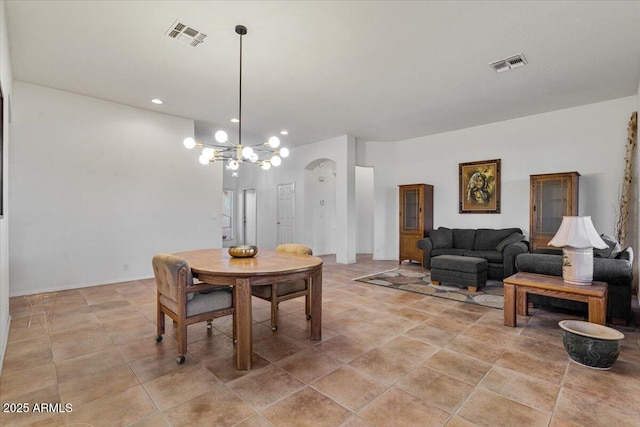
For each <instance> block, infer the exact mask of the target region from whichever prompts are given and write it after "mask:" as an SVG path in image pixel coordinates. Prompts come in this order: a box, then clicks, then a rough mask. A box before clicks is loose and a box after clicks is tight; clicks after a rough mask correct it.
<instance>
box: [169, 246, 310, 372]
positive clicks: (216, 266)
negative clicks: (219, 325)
mask: <svg viewBox="0 0 640 427" xmlns="http://www.w3.org/2000/svg"><path fill="white" fill-rule="evenodd" d="M175 255H177V256H179V257H181V258H183V259H184V260H186V261H187V263H188V264H189V266H190V267H191V271H192V273H193V275H194V277H197V278H198V280H200V281H201V282H205V283H213V284H220V285H231V286H233V293H234V300H235V310H236V314H235V319H236V339H237V349H236V357H237V359H236V367H237V368H238V369H242V370H248V369H251V356H252V354H253V338H252V329H253V328H252V314H251V287H252V286H265V285H270V284H272V283H276V282H288V281H292V280H300V279H305V280H309V284H310V295H311V331H310V338H311V339H312V340H320V339H321V338H322V258H318V257H314V256H310V255H298V254H291V253H283V252H276V251H273V250H263V249H260V250H259V251H258V254H257V255H255V256H254V257H250V258H234V257H232V256H231V255H229V253H228V250H227V249H226V248H223V249H199V250H194V251H187V252H180V253H177V254H175Z"/></svg>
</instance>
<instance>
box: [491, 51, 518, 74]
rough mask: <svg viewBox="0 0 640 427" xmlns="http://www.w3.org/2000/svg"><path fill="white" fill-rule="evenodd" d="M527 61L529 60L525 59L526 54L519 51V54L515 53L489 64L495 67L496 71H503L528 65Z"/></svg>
mask: <svg viewBox="0 0 640 427" xmlns="http://www.w3.org/2000/svg"><path fill="white" fill-rule="evenodd" d="M526 63H527V60H526V59H525V57H524V55H523V54H521V53H518V54H517V55H513V56H510V57H508V58H505V59H501V60H499V61H494V62H491V63H490V64H489V66H490V67H491V68H493V70H494V71H495V72H496V73H501V72H503V71H508V70H513V69H515V68H520V67H523V66H524V65H526Z"/></svg>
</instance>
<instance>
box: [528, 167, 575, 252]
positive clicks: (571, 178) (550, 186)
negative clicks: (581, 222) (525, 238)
mask: <svg viewBox="0 0 640 427" xmlns="http://www.w3.org/2000/svg"><path fill="white" fill-rule="evenodd" d="M577 176H578V174H577V173H567V174H555V175H549V176H538V177H536V178H534V177H532V180H531V196H532V197H531V204H532V206H531V230H530V233H531V243H532V249H533V250H535V249H537V248H539V247H541V246H546V245H547V243H548V242H549V241H550V240H551V239H552V238H553V236H554V235H555V234H556V232H557V231H558V229H559V228H560V224H561V223H562V217H563V216H568V215H577V214H578V200H577V199H578V195H577V192H578V188H577Z"/></svg>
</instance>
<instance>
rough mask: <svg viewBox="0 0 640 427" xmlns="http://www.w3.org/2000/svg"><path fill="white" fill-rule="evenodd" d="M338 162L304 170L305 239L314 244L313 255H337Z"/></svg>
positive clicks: (321, 162)
mask: <svg viewBox="0 0 640 427" xmlns="http://www.w3.org/2000/svg"><path fill="white" fill-rule="evenodd" d="M335 168H336V163H335V162H334V161H332V160H323V161H319V162H317V164H315V165H314V167H313V168H310V167H309V166H307V168H306V170H305V180H304V191H305V200H304V203H305V224H306V226H305V235H306V236H307V237H306V238H305V240H306V241H309V242H313V253H314V255H328V254H335V253H336V240H337V238H336V237H337V236H336V234H337V221H336V211H337V205H336V190H337V188H336V185H337V178H336V170H335Z"/></svg>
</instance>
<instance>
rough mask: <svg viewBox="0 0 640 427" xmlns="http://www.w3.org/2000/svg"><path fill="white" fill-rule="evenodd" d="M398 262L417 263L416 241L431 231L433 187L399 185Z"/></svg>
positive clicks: (418, 254) (418, 252) (418, 257)
mask: <svg viewBox="0 0 640 427" xmlns="http://www.w3.org/2000/svg"><path fill="white" fill-rule="evenodd" d="M399 187H400V260H399V263H401V262H402V261H405V260H411V261H416V262H419V263H420V264H421V265H422V250H420V249H418V246H417V243H418V240H420V239H422V238H424V237H426V236H427V232H428V231H429V230H431V229H433V185H427V184H411V185H400V186H399Z"/></svg>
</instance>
